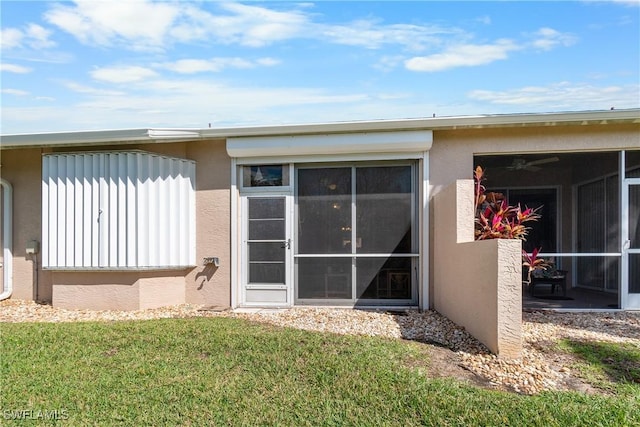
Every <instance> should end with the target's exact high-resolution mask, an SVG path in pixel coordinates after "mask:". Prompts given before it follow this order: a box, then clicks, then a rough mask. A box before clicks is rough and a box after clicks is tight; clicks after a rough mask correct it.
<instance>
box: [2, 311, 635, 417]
mask: <svg viewBox="0 0 640 427" xmlns="http://www.w3.org/2000/svg"><path fill="white" fill-rule="evenodd" d="M1 327H2V330H1V344H2V348H1V351H2V356H1V377H0V379H1V381H2V383H1V387H0V396H1V397H0V398H1V401H0V410H2V413H1V414H0V424H10V423H12V422H15V423H16V424H19V425H34V424H38V425H39V424H54V423H55V422H56V421H52V420H45V419H44V418H46V416H47V415H49V414H50V413H51V412H50V411H55V410H58V411H60V413H61V414H62V416H60V417H58V418H65V419H60V420H58V421H57V422H58V424H59V425H82V426H84V425H100V426H104V425H131V426H142V425H153V426H163V425H168V426H173V425H295V426H298V425H336V426H337V425H362V426H378V425H402V426H410V425H434V426H475V425H479V426H493V425H513V426H522V425H535V426H571V425H573V426H583V425H601V426H625V425H640V397H639V396H638V395H640V393H638V391H639V390H640V388H633V386H631V387H632V388H629V389H628V391H625V390H626V389H623V390H620V391H619V393H614V394H612V395H611V396H609V397H604V396H586V395H582V394H578V393H544V394H542V395H539V396H522V395H517V394H512V393H505V392H496V391H488V390H484V389H480V388H476V387H472V386H466V385H462V384H461V383H458V382H456V381H454V380H433V379H430V378H428V377H427V376H426V374H425V372H426V369H425V368H426V367H427V366H428V349H429V347H428V346H426V345H422V344H417V343H413V342H405V341H400V340H388V339H381V338H366V337H348V336H338V335H331V334H322V333H314V332H305V331H299V330H294V329H282V328H276V327H271V326H267V325H262V324H256V323H250V322H246V321H243V320H239V319H230V318H209V319H207V318H193V319H163V320H150V321H131V322H113V323H63V324H52V323H48V324H42V323H41V324H28V323H23V324H3V325H2V326H1ZM417 361H424V362H425V363H424V364H422V363H416V362H417ZM21 410H24V411H28V410H31V411H33V412H28V413H27V415H26V416H23V417H22V418H30V419H20V420H14V421H12V419H11V418H12V417H13V418H15V417H16V412H15V411H21ZM44 411H49V412H44ZM38 416H40V419H35V420H34V418H38Z"/></svg>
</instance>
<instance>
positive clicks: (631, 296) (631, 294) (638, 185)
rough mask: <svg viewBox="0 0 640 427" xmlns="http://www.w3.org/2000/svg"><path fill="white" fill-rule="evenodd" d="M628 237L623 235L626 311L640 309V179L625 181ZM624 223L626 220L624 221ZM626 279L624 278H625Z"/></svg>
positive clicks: (626, 229)
mask: <svg viewBox="0 0 640 427" xmlns="http://www.w3.org/2000/svg"><path fill="white" fill-rule="evenodd" d="M625 181H626V183H625V188H624V191H625V192H626V194H624V196H626V197H625V198H626V200H625V201H626V206H624V205H625V203H623V209H625V208H626V212H627V215H626V217H627V218H626V221H625V222H626V224H625V225H626V227H623V229H625V231H626V233H625V234H626V236H625V235H623V236H622V238H623V242H624V244H623V254H622V256H623V261H624V262H623V267H622V268H623V274H625V273H626V281H627V295H626V304H624V308H625V309H640V178H632V179H627V180H625ZM623 221H624V219H623ZM623 277H624V276H623Z"/></svg>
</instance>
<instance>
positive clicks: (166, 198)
mask: <svg viewBox="0 0 640 427" xmlns="http://www.w3.org/2000/svg"><path fill="white" fill-rule="evenodd" d="M42 265H43V267H44V268H49V269H71V270H73V269H78V270H86V269H112V270H118V269H169V268H184V267H188V266H193V265H195V163H194V162H193V161H191V160H185V159H179V158H174V157H167V156H161V155H157V154H152V153H147V152H141V151H109V152H87V153H64V154H62V153H61V154H46V155H44V156H43V161H42Z"/></svg>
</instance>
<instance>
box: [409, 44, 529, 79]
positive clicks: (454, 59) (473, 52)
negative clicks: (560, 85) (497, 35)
mask: <svg viewBox="0 0 640 427" xmlns="http://www.w3.org/2000/svg"><path fill="white" fill-rule="evenodd" d="M519 49H521V47H520V46H518V45H517V44H515V43H514V42H513V41H511V40H507V39H501V40H498V41H496V42H495V43H493V44H483V45H474V44H463V45H456V46H452V47H450V48H448V49H446V50H445V51H444V52H443V53H436V54H433V55H429V56H417V57H413V58H410V59H408V60H406V61H405V63H404V64H405V67H406V68H407V69H409V70H411V71H427V72H435V71H444V70H448V69H450V68H457V67H472V66H477V65H486V64H489V63H491V62H494V61H498V60H501V59H506V58H507V57H508V53H509V52H511V51H514V50H519Z"/></svg>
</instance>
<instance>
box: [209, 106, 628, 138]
mask: <svg viewBox="0 0 640 427" xmlns="http://www.w3.org/2000/svg"><path fill="white" fill-rule="evenodd" d="M616 122H630V123H640V109H630V110H604V111H586V112H575V113H536V114H502V115H483V116H452V117H435V118H417V119H394V120H371V121H357V122H329V123H314V124H299V125H273V126H250V127H238V128H217V129H202V131H201V135H202V137H203V138H229V137H236V138H241V137H245V136H277V135H299V134H333V133H349V132H372V131H376V132H384V131H398V130H449V129H471V128H492V127H519V126H522V127H525V126H541V125H543V126H559V125H566V124H580V125H588V124H606V123H616Z"/></svg>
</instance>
